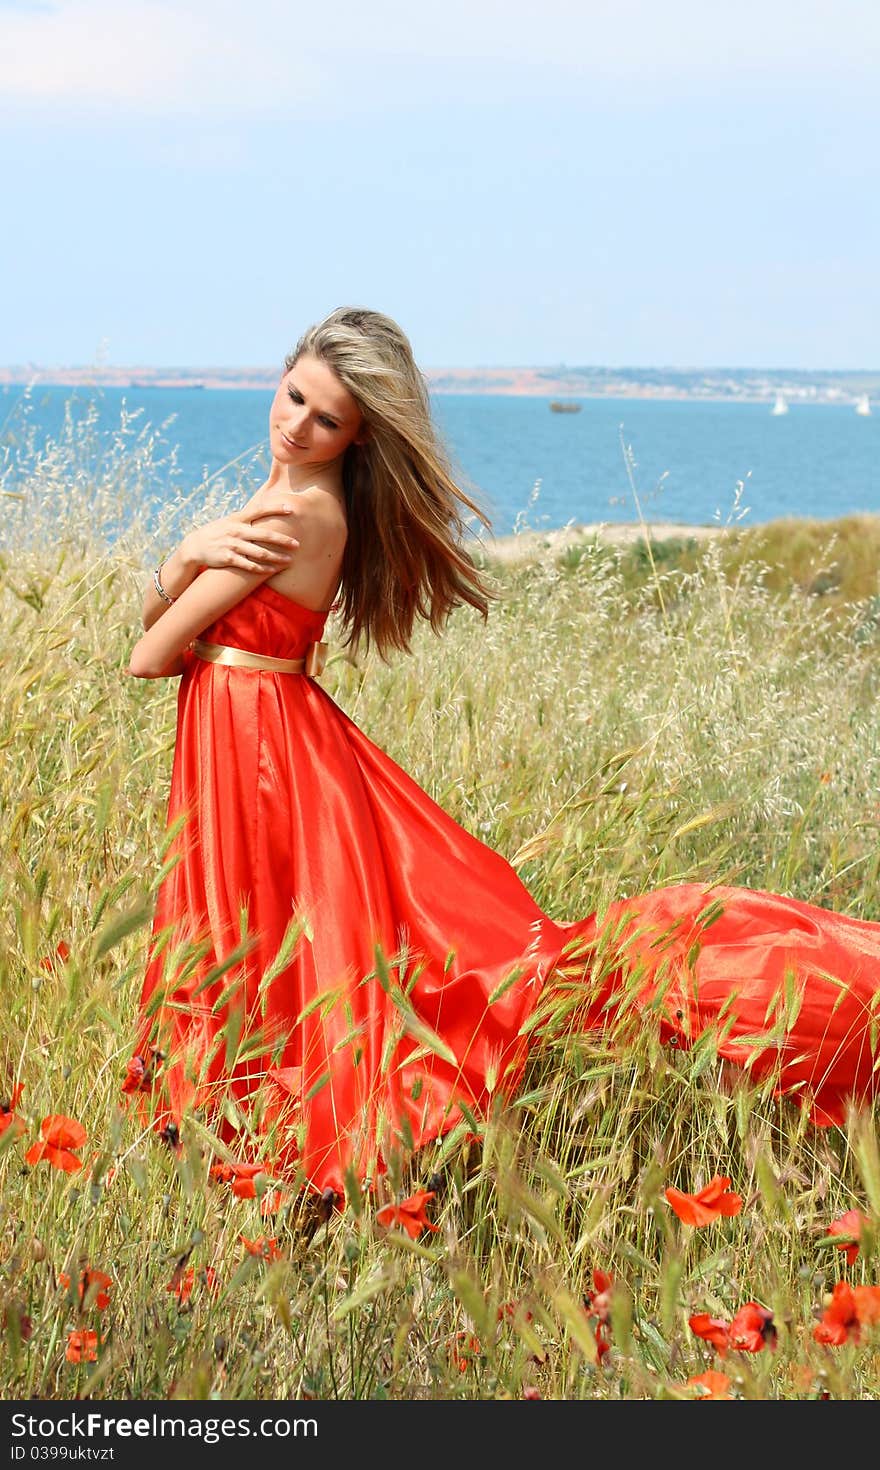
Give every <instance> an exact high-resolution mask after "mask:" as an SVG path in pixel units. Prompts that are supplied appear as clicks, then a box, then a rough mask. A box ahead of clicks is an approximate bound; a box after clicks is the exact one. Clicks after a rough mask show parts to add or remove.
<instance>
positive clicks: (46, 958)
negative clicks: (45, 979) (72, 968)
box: [40, 939, 70, 971]
mask: <svg viewBox="0 0 880 1470" xmlns="http://www.w3.org/2000/svg"><path fill="white" fill-rule="evenodd" d="M69 959H70V945H69V944H68V943H67V942H66V941H65V940H64V939H61V940H59V942H58V944H56V946H55V953H54V954H50V955H49V954H46V955H43V958H42V959H41V960H40V969H41V970H48V971H52V970H54V969H55V966H56V965H57V964H58V962H59V961H60V962H61V964H62V965H66V964H67V961H68V960H69Z"/></svg>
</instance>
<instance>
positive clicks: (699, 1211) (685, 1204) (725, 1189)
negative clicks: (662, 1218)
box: [663, 1174, 742, 1226]
mask: <svg viewBox="0 0 880 1470" xmlns="http://www.w3.org/2000/svg"><path fill="white" fill-rule="evenodd" d="M663 1193H664V1194H665V1196H666V1199H667V1200H668V1202H669V1205H670V1207H671V1208H672V1209H673V1210H674V1212H675V1214H676V1215H677V1216H678V1218H679V1220H681V1222H682V1224H683V1225H695V1226H700V1225H711V1224H712V1221H713V1220H717V1219H718V1216H719V1215H738V1214H739V1212H740V1210H741V1209H742V1198H741V1196H740V1195H738V1194H733V1193H732V1192H731V1190H730V1180H729V1179H728V1178H727V1177H726V1175H722V1174H716V1175H715V1178H714V1179H710V1180H709V1183H708V1184H707V1185H706V1186H705V1187H704V1188H703V1189H701V1190H699V1191H698V1192H697V1193H696V1194H684V1193H683V1192H682V1190H680V1189H665V1190H664V1191H663Z"/></svg>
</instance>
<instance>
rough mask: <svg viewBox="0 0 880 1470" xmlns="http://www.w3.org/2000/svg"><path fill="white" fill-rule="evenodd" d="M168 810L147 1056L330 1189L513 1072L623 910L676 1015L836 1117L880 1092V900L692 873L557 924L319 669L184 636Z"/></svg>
mask: <svg viewBox="0 0 880 1470" xmlns="http://www.w3.org/2000/svg"><path fill="white" fill-rule="evenodd" d="M324 621H325V617H324V614H321V613H315V612H311V611H309V610H308V609H306V608H304V607H301V606H300V605H299V604H298V603H295V602H292V601H291V600H290V599H289V598H287V597H285V596H283V595H282V594H281V593H280V592H278V591H277V590H276V589H275V588H273V587H271V586H269V585H268V583H263V584H262V585H260V586H259V587H257V588H256V590H255V591H253V592H252V593H251V594H250V595H249V596H247V597H246V598H245V599H244V600H243V601H242V602H240V603H239V604H237V606H236V607H234V608H232V609H231V610H230V611H229V612H228V613H227V614H226V615H225V616H223V617H221V618H219V619H218V620H217V621H216V622H215V623H213V624H212V625H211V627H210V628H206V629H205V630H204V632H203V634H202V637H203V638H204V639H205V640H207V641H210V642H214V643H220V644H227V645H231V646H233V647H236V648H240V649H247V650H250V651H252V652H256V653H261V654H269V655H272V656H274V657H280V658H287V659H289V658H300V657H302V656H303V655H304V654H305V653H306V650H307V649H308V647H309V645H310V644H311V643H313V642H314V641H317V640H319V639H320V637H321V634H322V632H323V627H324ZM168 822H169V828H170V829H171V833H172V836H171V842H170V846H169V852H168V870H167V871H166V873H165V876H164V878H163V880H162V882H161V885H160V888H159V892H158V896H157V901H156V908H155V915H154V920H153V933H152V937H151V947H150V957H149V961H148V966H147V972H146V976H145V980H144V987H143V995H142V1001H141V1022H140V1040H139V1053H140V1056H141V1057H143V1058H147V1059H149V1057H150V1056H152V1055H155V1053H154V1052H151V1050H150V1048H151V1047H155V1048H158V1049H159V1051H160V1052H161V1054H162V1057H163V1061H162V1064H161V1075H160V1078H159V1085H160V1087H161V1090H162V1095H163V1097H164V1099H165V1103H166V1105H167V1108H168V1111H169V1112H170V1115H171V1116H172V1117H173V1118H174V1119H179V1117H181V1116H182V1114H183V1113H184V1112H185V1110H186V1109H187V1108H188V1107H203V1108H205V1109H206V1111H207V1112H208V1114H209V1115H210V1114H212V1113H213V1114H214V1115H216V1116H218V1117H222V1118H225V1120H226V1123H229V1120H230V1119H232V1121H233V1123H234V1122H235V1109H236V1107H237V1109H238V1113H239V1117H240V1118H241V1117H248V1118H255V1119H257V1120H258V1121H259V1122H261V1126H263V1127H269V1128H274V1129H275V1130H276V1133H275V1142H276V1144H279V1143H280V1144H281V1145H283V1149H284V1150H286V1151H287V1152H288V1153H289V1154H294V1153H295V1155H296V1157H297V1158H298V1160H299V1163H300V1165H301V1168H302V1171H303V1176H304V1178H305V1179H306V1180H307V1181H308V1183H309V1184H310V1185H311V1186H313V1187H315V1188H317V1189H324V1188H327V1187H328V1186H329V1187H331V1188H333V1189H335V1190H336V1191H338V1192H340V1193H341V1192H343V1191H344V1188H345V1176H346V1171H347V1170H349V1169H353V1170H354V1171H355V1173H356V1174H357V1175H358V1176H359V1177H360V1178H365V1177H366V1178H369V1177H375V1176H376V1174H377V1173H381V1172H382V1171H383V1169H384V1167H385V1164H386V1161H387V1158H388V1156H389V1153H390V1151H391V1150H392V1149H396V1148H398V1147H400V1146H401V1145H403V1146H404V1147H405V1148H407V1149H410V1148H416V1147H418V1146H420V1145H421V1144H423V1143H426V1142H427V1141H429V1140H431V1139H434V1138H436V1137H438V1136H439V1135H440V1134H442V1133H444V1132H445V1131H446V1130H448V1129H449V1128H450V1127H451V1126H452V1125H453V1124H455V1123H456V1122H459V1121H460V1120H461V1118H462V1116H465V1117H467V1110H469V1111H470V1112H471V1113H472V1114H474V1113H475V1114H477V1115H480V1114H485V1112H486V1110H487V1108H488V1106H489V1105H490V1101H491V1097H492V1094H493V1093H495V1092H498V1093H501V1094H504V1095H509V1094H510V1093H511V1092H512V1090H513V1089H514V1088H515V1086H516V1084H517V1082H518V1080H519V1078H520V1076H521V1074H522V1071H523V1067H524V1065H525V1060H526V1053H527V1047H528V1045H529V1040H528V1034H529V1028H528V1027H527V1026H526V1023H527V1022H528V1020H529V1017H530V1016H531V1015H532V1013H533V1011H534V1009H535V1006H536V1003H537V1001H538V998H539V996H540V995H541V992H542V988H543V987H544V986H545V985H546V983H547V981H548V980H549V979H550V978H551V976H553V975H554V973H557V974H558V973H559V971H560V970H561V969H562V967H563V966H565V967H566V971H568V970H570V968H571V966H570V959H571V952H572V951H573V950H574V951H583V953H584V955H585V958H584V959H583V960H582V961H581V963H583V964H584V966H585V967H586V966H589V964H590V963H591V959H590V956H591V954H592V955H594V956H595V954H596V953H597V952H598V951H601V949H602V948H603V944H604V939H603V937H602V936H607V935H608V934H609V933H610V932H612V931H614V932H615V935H616V940H617V942H618V944H619V945H620V946H621V952H622V953H623V954H625V955H626V961H627V973H629V974H630V975H632V974H633V973H634V974H635V975H636V976H637V980H638V986H637V995H636V1002H637V1004H638V1005H649V1006H651V1007H653V1008H655V1009H656V1010H657V1011H658V1012H659V1016H660V1025H661V1028H662V1029H663V1030H664V1032H665V1034H666V1035H667V1036H668V1037H669V1038H670V1039H672V1038H674V1039H675V1041H676V1042H678V1043H680V1044H684V1045H687V1044H689V1043H690V1041H691V1040H692V1039H693V1038H694V1037H695V1036H696V1035H697V1034H698V1033H700V1032H701V1031H702V1030H703V1029H704V1028H705V1027H707V1026H712V1025H715V1026H716V1027H717V1030H718V1036H717V1045H718V1050H719V1052H720V1053H721V1054H722V1055H724V1056H727V1057H730V1058H731V1059H733V1060H736V1061H739V1062H741V1063H744V1064H746V1065H748V1066H749V1067H750V1069H751V1071H752V1072H753V1074H754V1075H755V1076H762V1075H764V1074H766V1073H767V1072H768V1071H769V1070H770V1069H771V1068H775V1069H776V1071H777V1075H778V1080H779V1085H780V1087H781V1088H783V1089H785V1090H795V1091H796V1092H797V1093H798V1094H799V1095H801V1096H802V1097H803V1099H804V1100H808V1102H809V1105H810V1106H811V1108H812V1109H813V1112H814V1116H815V1117H816V1118H817V1119H818V1120H819V1121H826V1122H827V1121H832V1120H834V1121H840V1120H842V1117H843V1110H844V1107H845V1103H846V1099H847V1097H848V1096H849V1095H850V1094H852V1093H856V1094H858V1095H867V1094H871V1093H873V1090H874V1076H875V1074H874V1070H873V1068H874V1056H875V1051H876V1048H875V1045H874V1036H873V1026H872V1021H873V1010H872V1002H873V999H874V996H875V993H876V991H877V989H878V982H877V976H878V974H880V925H874V924H868V923H862V922H859V921H857V920H854V919H848V918H844V917H841V916H838V915H836V914H833V913H828V912H826V911H824V910H822V909H818V908H814V907H812V906H810V905H807V904H804V903H799V902H796V901H794V900H792V899H785V898H780V897H777V896H774V895H772V894H767V893H760V892H753V891H750V890H747V889H741V888H736V889H730V888H728V889H712V890H707V889H705V888H703V887H700V886H696V885H682V886H677V887H669V888H665V889H659V890H656V891H655V892H653V893H648V894H646V895H644V896H642V897H640V898H637V899H631V900H627V901H625V902H622V903H619V904H616V905H614V906H613V907H612V909H611V911H610V912H609V913H608V914H607V915H606V916H604V918H603V925H602V930H601V934H597V926H596V920H595V917H593V916H590V917H588V918H586V919H582V920H579V921H577V922H574V923H570V924H557V923H555V922H553V921H552V920H551V919H549V918H548V917H547V916H546V915H545V914H544V913H543V912H542V911H541V910H540V908H539V907H538V905H537V904H536V903H535V901H534V899H533V898H532V897H531V896H530V894H529V892H528V891H527V889H526V888H525V887H524V886H523V884H522V883H521V881H520V880H519V878H518V877H517V876H516V874H515V873H514V871H513V869H512V868H511V867H510V865H509V864H508V863H507V862H506V861H505V860H504V859H503V858H502V857H501V856H500V855H499V854H498V853H496V852H494V851H492V850H491V849H490V848H487V847H486V846H484V845H483V844H482V843H480V842H479V841H477V839H476V838H474V837H472V836H471V835H470V834H469V833H467V832H466V831H465V830H464V829H463V828H461V827H460V826H459V825H458V824H457V823H456V822H455V821H454V820H453V819H452V818H451V817H450V816H448V815H447V814H446V813H445V812H444V811H443V810H442V809H441V808H440V807H438V806H437V804H436V803H435V802H434V801H432V800H431V798H430V797H429V796H427V794H426V793H425V792H424V791H422V790H421V788H420V787H419V786H417V785H416V783H415V782H414V781H412V780H411V779H410V778H409V777H408V776H407V775H406V774H405V773H404V772H403V771H402V770H401V769H400V767H399V766H397V765H396V764H395V763H394V762H393V761H392V760H391V759H390V758H389V757H388V756H387V755H385V754H384V752H383V751H381V750H380V749H379V748H378V747H377V746H375V745H374V744H373V743H372V742H371V741H370V740H368V739H367V737H366V736H365V735H364V734H363V733H362V732H361V731H360V730H359V729H358V727H357V726H356V725H355V724H354V723H353V722H352V721H351V720H350V719H349V718H348V716H347V715H346V714H345V713H344V712H343V711H342V710H341V709H340V708H339V706H338V705H337V704H335V702H334V701H333V700H332V699H331V698H330V696H329V695H328V694H327V693H326V692H325V690H324V689H322V688H321V686H320V685H319V684H318V683H316V682H315V681H314V680H313V679H311V678H308V677H306V676H304V675H297V674H289V673H282V672H274V671H271V672H269V671H264V670H260V671H257V670H255V669H252V668H239V667H227V666H225V665H223V664H216V663H210V662H207V661H205V660H203V659H201V658H199V657H197V656H196V655H195V654H193V653H188V654H187V655H186V669H185V671H184V673H183V675H182V676H181V679H180V686H179V693H178V725H177V742H176V747H175V754H174V764H173V771H172V779H171V791H170V798H169V807H168ZM787 977H793V979H792V978H787ZM825 977H829V978H825ZM615 984H616V979H615V974H614V973H611V974H610V976H609V979H608V980H607V982H605V983H604V988H603V987H600V988H599V991H598V993H595V992H594V993H593V994H592V998H591V1004H592V1009H591V1011H590V1013H589V1017H588V1019H589V1020H590V1022H591V1023H595V1024H602V1023H603V1022H604V1019H605V1016H606V1014H607V1011H606V1009H605V1008H603V1000H604V1001H606V1002H607V1001H608V1000H613V996H614V990H615ZM793 985H794V989H795V991H796V992H797V998H796V999H795V998H794V997H793V995H792V986H793ZM585 993H586V992H585ZM774 1006H775V1009H774ZM524 1028H525V1029H524ZM149 1072H150V1067H149V1065H147V1074H149ZM224 1099H225V1101H224ZM230 1100H231V1101H232V1107H230ZM459 1103H462V1104H463V1105H464V1107H465V1109H466V1112H465V1114H464V1115H462V1113H461V1111H460V1110H459V1107H458V1104H459Z"/></svg>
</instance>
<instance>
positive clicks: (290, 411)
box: [269, 354, 365, 468]
mask: <svg viewBox="0 0 880 1470" xmlns="http://www.w3.org/2000/svg"><path fill="white" fill-rule="evenodd" d="M364 437H365V431H364V421H363V418H362V417H361V411H360V409H359V408H358V406H357V403H356V402H355V400H354V398H353V397H352V395H351V394H350V393H349V391H348V389H347V388H346V387H344V386H343V384H342V383H340V381H339V379H338V378H337V376H336V374H335V373H334V372H333V371H332V369H331V368H329V367H328V366H327V364H326V363H324V362H321V361H320V359H319V358H317V357H312V356H311V355H309V354H303V356H302V357H300V358H298V359H297V361H296V363H295V364H294V366H293V367H292V368H291V369H290V372H289V373H285V374H284V377H283V378H282V379H281V382H280V383H279V385H278V391H277V392H276V394H275V397H274V399H273V400H272V407H271V409H270V410H269V445H270V448H271V451H272V455H273V457H274V458H275V459H277V460H279V461H280V462H281V463H282V464H285V465H291V466H293V465H296V466H302V467H303V468H306V467H308V466H310V465H314V466H316V467H317V466H320V465H326V464H330V463H331V462H332V461H333V460H335V459H339V458H341V456H342V455H343V454H344V453H345V451H346V449H347V448H348V446H349V445H350V444H359V443H362V442H363V439H364Z"/></svg>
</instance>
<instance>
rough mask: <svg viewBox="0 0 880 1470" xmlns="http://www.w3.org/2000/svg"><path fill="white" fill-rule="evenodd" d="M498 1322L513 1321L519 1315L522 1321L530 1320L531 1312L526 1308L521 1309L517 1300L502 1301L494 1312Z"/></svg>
mask: <svg viewBox="0 0 880 1470" xmlns="http://www.w3.org/2000/svg"><path fill="white" fill-rule="evenodd" d="M496 1316H497V1318H498V1321H499V1322H513V1321H514V1320H515V1319H516V1318H517V1317H519V1319H520V1321H522V1322H531V1321H532V1320H533V1318H532V1313H531V1312H530V1311H529V1310H528V1308H526V1309H525V1310H523V1308H522V1306H521V1304H520V1303H519V1302H502V1303H501V1305H500V1307H499V1308H498V1311H497V1313H496Z"/></svg>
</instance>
